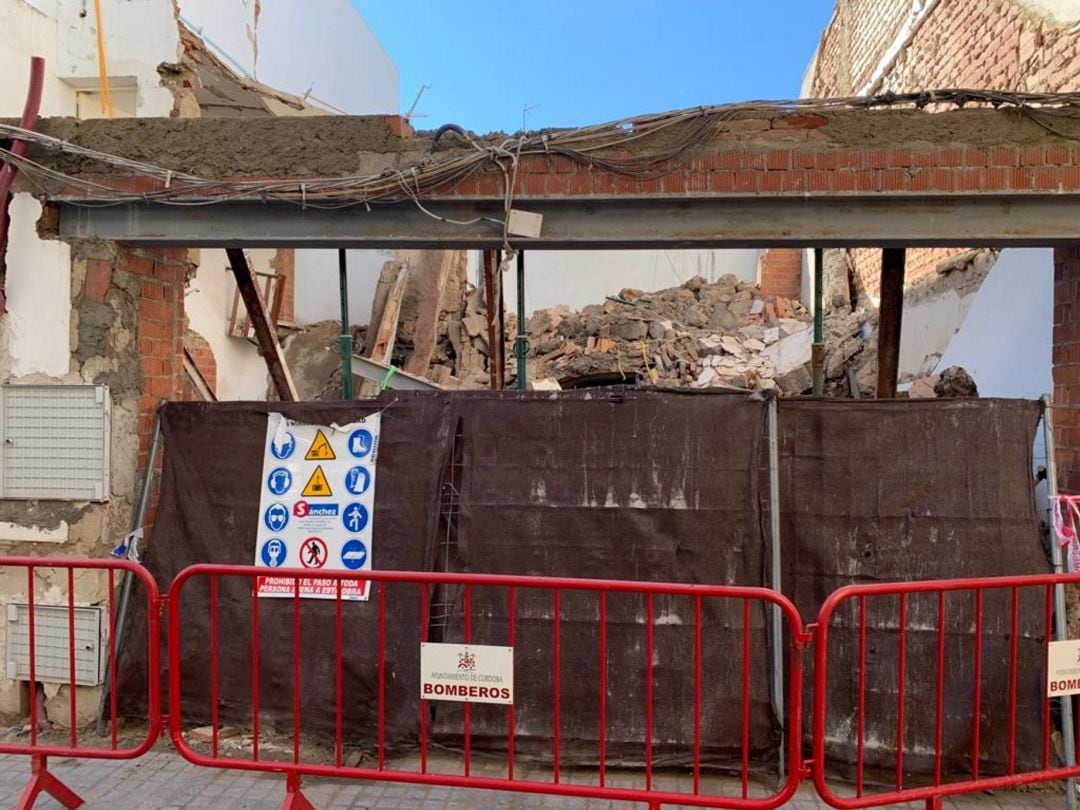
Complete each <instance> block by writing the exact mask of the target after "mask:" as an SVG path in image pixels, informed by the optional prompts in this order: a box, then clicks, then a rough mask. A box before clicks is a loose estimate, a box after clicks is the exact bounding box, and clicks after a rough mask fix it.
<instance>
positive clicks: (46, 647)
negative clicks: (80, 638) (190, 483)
mask: <svg viewBox="0 0 1080 810" xmlns="http://www.w3.org/2000/svg"><path fill="white" fill-rule="evenodd" d="M13 569H16V570H18V569H22V571H24V572H25V573H23V574H22V575H19V574H16V575H15V576H17V577H20V578H21V579H22V581H23V582H24V583H25V585H24V586H23V588H24V590H23V592H22V595H21V599H22V601H21V603H18V602H17V603H18V604H19V605H20V608H19V610H25V614H24V615H25V623H23V622H21V621H16V622H14V623H12V622H9V623H8V626H7V632H8V633H9V634H11V633H13V632H16V629H15V628H19V632H24V633H25V635H26V646H25V647H24V648H22V651H25V654H26V658H25V665H26V670H25V671H24V670H23V669H21V668H20V671H19V672H18V673H17V677H18V678H19V679H20V680H21V679H24V678H25V679H26V680H27V681H28V682H29V683H30V684H31V689H30V701H29V702H30V726H29V729H28V732H27V733H28V739H27V741H26V742H0V754H23V755H28V756H29V757H30V758H31V772H32V778H31V780H30V783H29V784H28V785H27V787H26V789H25V791H24V792H23V794H22V797H21V798H20V799H19V803H18V804H17V805H16V807H17V808H18V810H28V808H31V807H33V805H34V801H35V800H36V799H37V797H38V796H39V795H40V794H41V793H47V794H48V795H50V796H52V797H53V798H55V799H56V800H57V801H58V802H60V803H61V804H62V805H64V806H65V807H69V808H73V807H79V806H80V805H81V804H82V799H80V798H79V797H78V796H77V795H76V794H75V793H74V792H73V791H72V790H71V789H70V788H68V787H67V786H65V785H64V784H63V783H62V782H60V780H58V779H57V778H56V777H55V776H54V775H53V774H52V773H50V772H49V770H48V765H47V757H50V756H53V757H56V756H59V757H78V758H87V759H134V758H136V757H139V756H141V755H142V754H144V753H145V752H146V751H148V750H149V749H150V748H151V747H152V746H153V744H154V742H155V741H156V740H157V738H158V736H159V735H160V733H161V730H162V720H161V712H160V705H159V698H160V688H159V683H158V677H159V676H158V659H157V650H158V616H157V612H156V610H155V607H156V606H157V605H158V604H160V601H159V599H158V590H157V585H156V584H155V582H154V580H153V578H152V577H151V576H150V575H149V574H148V573H147V572H146V570H145V569H143V568H142V567H140V566H138V565H136V564H134V563H132V562H128V561H126V560H69V559H59V558H56V559H54V558H42V557H2V558H0V573H3V574H8V575H9V576H10V574H11V572H12V570H13ZM118 575H124V576H128V577H132V578H133V581H134V582H135V583H137V584H138V585H139V586H141V590H142V593H143V596H144V598H145V599H146V608H147V609H146V615H147V617H148V619H149V620H148V623H147V628H148V629H147V633H148V637H147V645H148V646H147V649H148V650H149V655H150V660H149V671H150V673H151V674H150V677H149V679H148V682H147V703H148V705H149V715H148V720H147V724H146V730H145V733H144V734H140V735H139V736H138V737H137V739H136V740H135V741H134V742H133V743H132V742H131V741H130V740H128V733H129V731H128V730H127V729H125V733H124V738H125V739H124V740H123V741H122V740H121V739H120V726H119V722H118V720H117V687H116V632H115V630H116V623H117V618H118V606H119V593H120V588H121V582H122V578H121V576H118ZM8 581H12V580H10V579H9V580H8ZM14 599H15V600H16V601H17V600H19V599H20V595H19V594H18V593H16V594H14ZM96 605H103V606H104V607H105V616H104V621H105V622H106V623H107V628H101V629H98V628H96V626H94V623H93V622H92V621H91V630H90V632H91V633H92V634H93V633H95V632H96V634H97V638H96V639H95V641H99V642H100V641H102V638H101V631H102V630H107V637H106V639H105V640H104V644H105V645H106V650H105V651H104V652H105V653H106V657H105V660H106V661H107V667H108V670H107V671H108V676H107V683H108V684H109V691H108V694H107V705H108V711H109V724H108V733H107V738H106V739H103V740H102V739H99V738H96V737H87V736H86V735H85V734H83V735H82V736H80V730H79V699H78V693H77V687H78V686H79V685H80V683H82V684H85V683H86V677H85V675H83V676H80V674H79V672H78V669H79V667H80V666H83V667H85V666H87V665H89V666H91V667H92V668H93V667H94V665H96V664H97V663H98V661H97V660H87V657H86V655H85V652H86V651H85V650H84V649H79V650H77V649H76V636H77V633H76V620H77V616H78V611H79V609H80V608H84V607H93V606H96ZM46 613H48V614H51V617H52V620H51V621H48V620H46V619H45V618H44V617H43V614H46ZM61 614H62V615H61ZM14 641H16V642H18V641H20V639H15V640H14ZM16 646H21V645H14V644H13V639H12V638H10V635H9V638H8V651H9V655H12V654H14V655H18V654H19V653H20V652H21V651H20V650H19V649H16V648H15V647H16ZM90 646H91V649H92V650H96V649H97V646H96V644H94V645H90ZM13 649H14V653H13V652H12V651H13ZM79 653H84V654H83V655H82V656H80V655H79ZM58 659H59V661H63V660H64V659H66V665H64V664H62V663H59V662H58ZM8 674H9V677H11V676H12V673H10V672H9V673H8ZM40 681H48V682H53V683H57V682H59V683H61V684H64V685H66V686H67V687H68V695H69V699H68V706H67V712H66V715H67V716H66V717H64V718H62V720H61V718H57V721H58V724H59V723H60V722H63V723H64V724H66V725H67V729H66V730H64V731H60V730H55V731H54V730H51V729H49V728H48V727H47V726H46V719H47V718H44V717H42V716H41V715H40V711H41V709H40V708H39V705H38V701H39V697H38V683H39V682H40ZM84 699H87V700H88V698H84ZM93 706H94V708H95V709H96V708H97V701H94V703H93Z"/></svg>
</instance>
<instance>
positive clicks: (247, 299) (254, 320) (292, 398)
mask: <svg viewBox="0 0 1080 810" xmlns="http://www.w3.org/2000/svg"><path fill="white" fill-rule="evenodd" d="M225 253H226V255H227V256H228V257H229V264H230V266H231V267H232V272H233V278H235V279H236V288H237V289H238V290H239V291H240V297H241V298H242V299H243V301H244V307H245V309H247V314H248V320H250V322H251V327H252V329H254V330H255V340H256V342H257V343H258V345H259V353H260V354H261V355H262V356H263V360H265V361H266V369H267V371H269V372H270V379H271V381H272V382H273V383H274V389H275V390H276V391H277V395H278V399H280V400H281V401H282V402H296V401H297V400H298V399H299V398H300V397H299V396H298V395H297V393H296V386H295V385H294V384H293V379H292V375H291V374H290V373H289V367H288V365H287V364H286V363H285V353H284V352H283V351H282V350H281V342H280V341H279V340H278V336H277V329H276V327H275V325H274V323H273V322H272V321H271V320H270V314H269V312H267V309H266V302H265V301H263V297H262V293H260V292H259V287H258V285H257V284H256V283H255V276H254V274H253V273H252V272H251V265H250V264H249V263H248V259H247V255H246V254H245V253H244V251H243V250H242V249H240V248H228V249H226V251H225Z"/></svg>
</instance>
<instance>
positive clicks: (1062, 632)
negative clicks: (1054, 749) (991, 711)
mask: <svg viewBox="0 0 1080 810" xmlns="http://www.w3.org/2000/svg"><path fill="white" fill-rule="evenodd" d="M1042 417H1043V443H1044V444H1045V445H1046V494H1047V495H1048V496H1049V498H1050V499H1051V508H1053V504H1052V501H1053V498H1054V496H1055V495H1057V494H1058V483H1057V459H1056V457H1055V452H1054V400H1053V397H1052V396H1051V395H1050V394H1045V395H1043V397H1042ZM1047 523H1049V525H1051V526H1053V520H1048V521H1047ZM1050 560H1051V562H1052V563H1053V565H1054V573H1055V574H1064V573H1065V560H1064V558H1063V557H1062V554H1061V546H1060V545H1059V544H1058V541H1057V538H1056V537H1055V536H1054V535H1053V530H1051V536H1050ZM1067 618H1068V617H1067V616H1066V615H1065V586H1064V585H1060V584H1059V585H1055V586H1054V638H1055V640H1057V641H1064V640H1065V639H1067V638H1068V637H1069V628H1068V622H1067ZM1074 734H1075V726H1074V725H1073V706H1072V698H1071V697H1064V698H1061V738H1062V744H1063V745H1062V747H1063V748H1064V749H1065V760H1066V764H1067V765H1071V764H1072V763H1073V762H1074V761H1075V759H1076V757H1075V752H1076V738H1075V736H1074ZM1065 806H1066V807H1067V808H1068V810H1073V808H1075V807H1076V780H1075V779H1069V780H1067V781H1066V784H1065Z"/></svg>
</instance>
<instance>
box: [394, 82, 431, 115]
mask: <svg viewBox="0 0 1080 810" xmlns="http://www.w3.org/2000/svg"><path fill="white" fill-rule="evenodd" d="M430 89H431V85H430V84H422V85H420V89H419V90H418V91H417V93H416V98H414V99H413V102H412V106H411V107H409V111H408V112H407V113H405V114H404V115H403V116H401V117H402V118H404V119H405V120H406V121H411V120H413V119H414V118H427V115H426V114H425V113H418V112H416V105H417V104H419V103H420V96H422V95H424V91H425V90H430Z"/></svg>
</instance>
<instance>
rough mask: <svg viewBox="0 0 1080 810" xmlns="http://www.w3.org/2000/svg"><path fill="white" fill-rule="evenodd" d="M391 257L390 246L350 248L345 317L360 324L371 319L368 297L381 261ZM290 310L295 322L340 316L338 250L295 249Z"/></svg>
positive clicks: (303, 322)
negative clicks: (372, 248)
mask: <svg viewBox="0 0 1080 810" xmlns="http://www.w3.org/2000/svg"><path fill="white" fill-rule="evenodd" d="M393 257H394V252H393V251H392V250H350V251H348V263H349V321H350V322H351V323H352V325H353V326H364V325H366V324H367V322H368V321H369V320H371V301H372V299H373V298H374V297H375V285H376V284H378V282H379V272H380V271H381V270H382V266H383V264H384V263H386V262H387V261H389V260H390V259H392V258H393ZM293 301H294V303H293V314H294V317H295V319H296V322H297V323H298V324H311V323H317V322H319V321H327V320H335V321H338V320H340V319H341V293H340V287H339V273H338V252H337V251H336V250H298V251H296V292H295V295H294V298H293Z"/></svg>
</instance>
